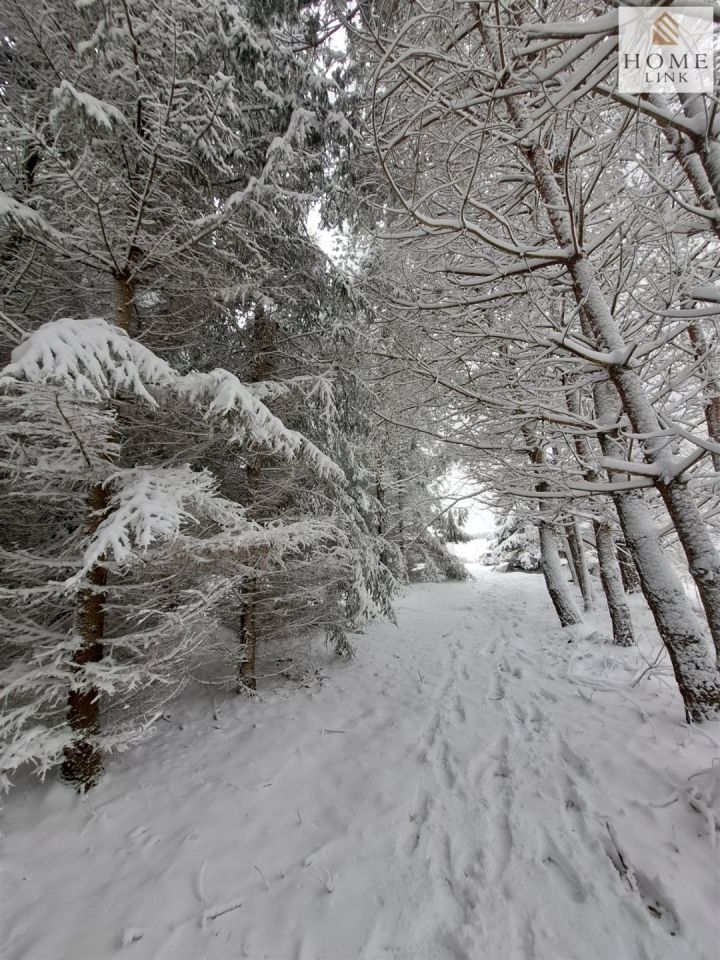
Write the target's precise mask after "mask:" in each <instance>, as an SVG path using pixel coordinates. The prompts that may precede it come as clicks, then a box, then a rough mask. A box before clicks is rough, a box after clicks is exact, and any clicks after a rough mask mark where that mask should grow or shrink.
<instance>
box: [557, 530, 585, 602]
mask: <svg viewBox="0 0 720 960" xmlns="http://www.w3.org/2000/svg"><path fill="white" fill-rule="evenodd" d="M559 533H560V541H561V543H562V548H563V553H564V554H565V561H566V562H567V566H568V571H569V572H570V579H571V580H572V582H573V583H574V584H575V586H576V587H577V588H578V590H579V589H580V579H579V578H578V574H577V570H576V569H575V557H574V555H573V552H572V550H571V549H570V537H569V534H568V525H567V524H563V525H562V526H561V527H560V530H559Z"/></svg>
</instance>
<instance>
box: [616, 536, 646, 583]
mask: <svg viewBox="0 0 720 960" xmlns="http://www.w3.org/2000/svg"><path fill="white" fill-rule="evenodd" d="M615 550H616V552H617V559H618V563H619V565H620V574H621V575H622V581H623V586H624V587H625V593H639V592H640V590H641V586H640V577H639V576H638V572H637V567H636V566H635V561H634V560H633V558H632V553H631V552H630V551H629V550H628V545H627V544H626V543H625V541H624V540H619V541H617V542H616V545H615Z"/></svg>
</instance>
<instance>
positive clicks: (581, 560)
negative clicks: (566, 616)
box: [567, 520, 593, 613]
mask: <svg viewBox="0 0 720 960" xmlns="http://www.w3.org/2000/svg"><path fill="white" fill-rule="evenodd" d="M567 539H568V544H569V545H570V553H571V554H572V559H573V566H574V567H575V575H576V577H577V583H578V586H579V587H580V592H581V593H582V598H583V606H584V609H585V612H586V613H587V612H588V611H589V610H591V609H592V605H593V592H592V581H591V580H590V571H589V570H588V565H587V554H586V553H585V544H584V543H583V539H582V533H581V532H580V527H579V525H578V522H577V520H573V521H572V523H570V524H568V526H567Z"/></svg>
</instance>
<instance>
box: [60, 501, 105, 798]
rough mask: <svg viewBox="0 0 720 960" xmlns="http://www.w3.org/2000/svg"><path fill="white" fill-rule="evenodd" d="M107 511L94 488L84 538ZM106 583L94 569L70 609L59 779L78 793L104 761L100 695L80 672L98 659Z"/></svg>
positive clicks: (99, 773)
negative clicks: (65, 731) (69, 735)
mask: <svg viewBox="0 0 720 960" xmlns="http://www.w3.org/2000/svg"><path fill="white" fill-rule="evenodd" d="M107 506H108V494H107V490H106V489H105V487H104V486H102V484H96V485H95V486H93V487H92V488H91V490H90V493H89V496H88V528H89V533H91V534H92V533H94V532H95V530H97V528H98V526H99V525H100V523H101V522H102V520H103V519H104V517H105V516H106V514H107ZM106 583H107V570H106V568H105V567H104V566H103V565H102V564H99V563H98V564H96V565H95V567H93V569H92V570H91V571H90V572H89V573H88V575H87V576H86V578H85V584H84V586H83V587H82V588H81V589H80V590H79V591H78V595H77V601H76V607H75V625H74V633H75V635H76V637H77V638H78V640H79V646H78V647H77V650H76V651H75V654H74V655H73V659H72V663H73V674H74V676H75V678H76V680H75V683H74V684H73V685H72V686H71V687H70V692H69V693H68V702H67V722H68V725H69V726H70V729H71V730H72V731H73V732H74V733H75V734H76V736H75V737H74V738H73V740H72V741H71V742H70V743H69V744H68V746H66V747H65V750H64V756H65V759H64V761H63V764H62V767H61V768H60V775H61V777H62V778H63V780H65V781H66V782H67V783H71V784H72V785H73V786H75V787H77V788H78V790H88V789H89V788H90V787H92V786H94V785H95V784H96V783H97V782H98V780H100V778H101V776H102V774H103V771H104V769H105V757H104V755H103V752H102V750H101V749H100V747H99V746H98V744H97V742H96V737H97V735H98V734H99V733H100V692H99V690H97V688H96V687H94V686H92V685H89V684H88V683H87V681H86V679H85V669H84V668H85V665H86V664H88V663H98V662H99V661H100V660H101V659H102V656H103V638H104V635H105V599H106V597H105V585H106Z"/></svg>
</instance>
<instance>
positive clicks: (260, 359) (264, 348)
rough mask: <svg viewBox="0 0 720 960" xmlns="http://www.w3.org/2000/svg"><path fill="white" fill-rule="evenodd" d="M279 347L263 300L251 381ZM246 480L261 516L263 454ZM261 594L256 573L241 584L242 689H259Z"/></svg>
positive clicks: (253, 510) (265, 374) (264, 374)
mask: <svg viewBox="0 0 720 960" xmlns="http://www.w3.org/2000/svg"><path fill="white" fill-rule="evenodd" d="M275 350H276V325H275V320H274V319H273V318H272V316H271V315H270V314H269V313H268V311H267V310H266V309H265V307H264V305H263V304H262V303H258V304H256V306H255V316H254V318H253V325H252V351H253V356H252V363H251V368H250V381H251V383H258V382H260V381H261V380H267V379H269V378H270V376H271V375H272V373H273V368H274V359H275ZM246 479H247V498H248V509H247V516H248V518H249V519H251V520H259V519H262V518H261V512H262V508H261V503H260V498H261V495H262V482H263V457H262V456H261V455H260V454H258V455H256V456H254V457H251V458H250V459H249V461H248V464H247V468H246ZM258 593H259V580H258V577H257V575H254V576H251V577H249V578H248V579H247V580H246V581H245V583H244V584H243V587H242V602H241V606H240V658H239V663H238V680H239V683H240V689H241V690H250V691H255V690H256V689H257V644H258V609H257V608H258Z"/></svg>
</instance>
